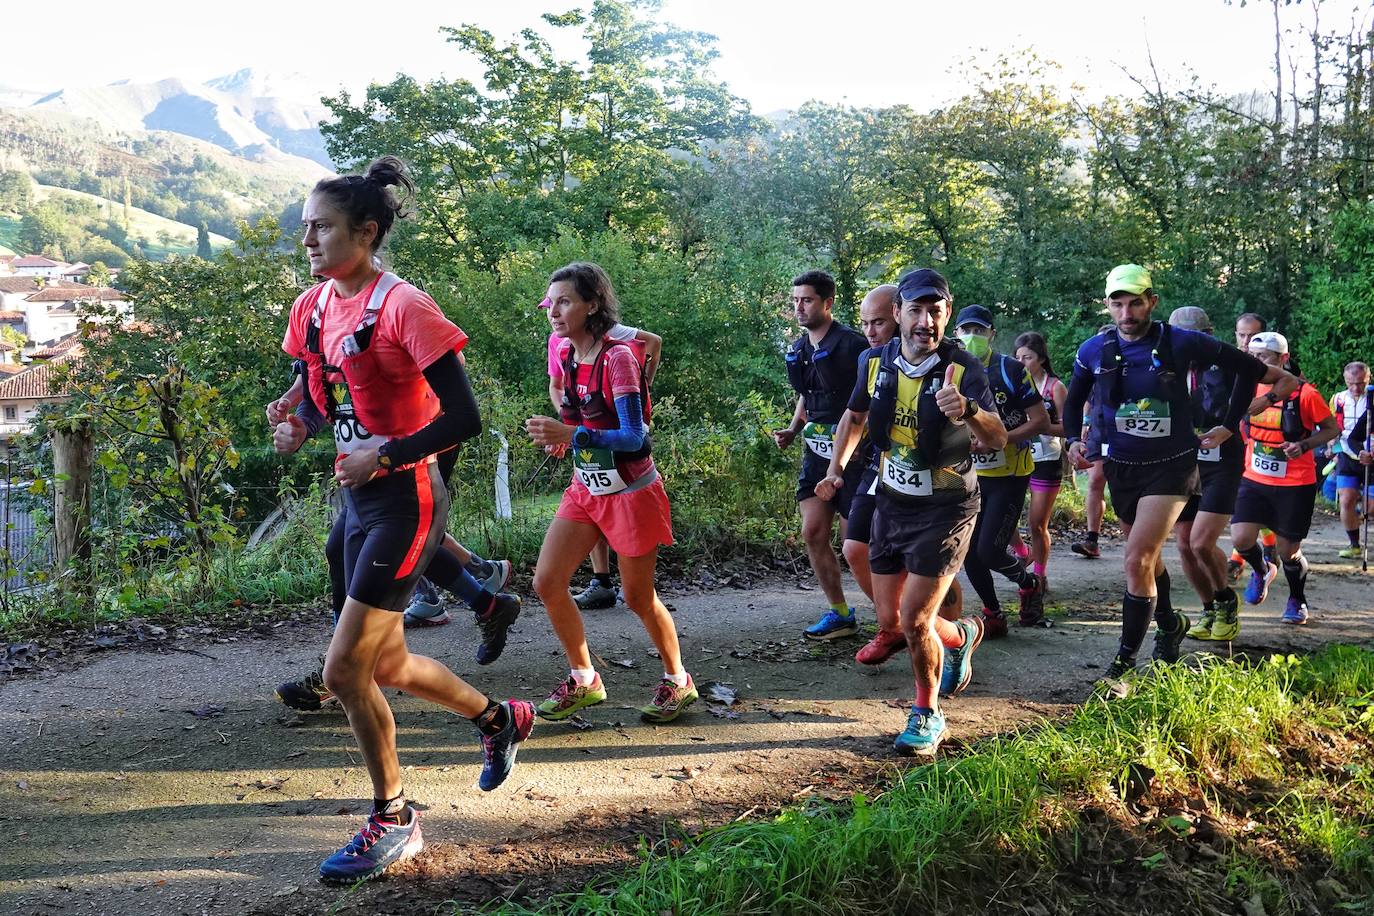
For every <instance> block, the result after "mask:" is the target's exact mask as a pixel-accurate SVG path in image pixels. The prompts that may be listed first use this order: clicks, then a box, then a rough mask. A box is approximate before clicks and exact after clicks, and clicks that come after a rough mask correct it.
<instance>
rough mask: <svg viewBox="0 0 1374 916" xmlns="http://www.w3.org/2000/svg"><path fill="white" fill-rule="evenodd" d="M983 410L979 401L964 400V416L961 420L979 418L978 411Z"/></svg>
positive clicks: (967, 398)
mask: <svg viewBox="0 0 1374 916" xmlns="http://www.w3.org/2000/svg"><path fill="white" fill-rule="evenodd" d="M981 409H982V408H980V407H979V406H978V402H977V401H975V400H974V399H973V398H969V397H966V398H964V415H963V416H962V417H960V418H959V419H961V420H968V419H972V418H973V417H976V416H978V411H979V410H981Z"/></svg>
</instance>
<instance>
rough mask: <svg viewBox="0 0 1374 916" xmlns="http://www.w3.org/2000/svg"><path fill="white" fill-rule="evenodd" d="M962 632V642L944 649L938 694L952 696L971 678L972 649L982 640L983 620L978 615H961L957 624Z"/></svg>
mask: <svg viewBox="0 0 1374 916" xmlns="http://www.w3.org/2000/svg"><path fill="white" fill-rule="evenodd" d="M957 626H958V627H959V629H960V630H963V632H964V644H963V645H962V646H960V647H959V648H957V649H946V650H945V661H944V666H943V668H942V669H941V671H940V696H944V697H952V696H954V695H955V694H956V693H960V692H962V691H963V689H964V688H965V687H967V686H968V682H969V681H970V680H971V679H972V678H973V650H974V649H976V648H978V644H979V643H980V642H982V641H983V621H982V619H981V618H978V617H962V618H960V619H959V622H958V624H957Z"/></svg>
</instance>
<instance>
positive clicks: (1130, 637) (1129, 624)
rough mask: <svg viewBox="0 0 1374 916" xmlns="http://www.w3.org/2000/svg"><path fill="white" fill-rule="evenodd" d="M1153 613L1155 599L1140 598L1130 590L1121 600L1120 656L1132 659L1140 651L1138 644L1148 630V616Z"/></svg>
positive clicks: (1142, 640)
mask: <svg viewBox="0 0 1374 916" xmlns="http://www.w3.org/2000/svg"><path fill="white" fill-rule="evenodd" d="M1154 613H1155V599H1154V598H1142V597H1140V596H1139V595H1132V594H1131V593H1130V592H1127V593H1126V596H1125V597H1124V598H1123V599H1122V600H1121V650H1120V651H1119V652H1118V653H1117V654H1118V655H1120V656H1121V657H1122V658H1127V659H1134V658H1135V656H1136V653H1137V652H1139V651H1140V644H1141V643H1143V642H1144V641H1145V635H1146V634H1147V633H1149V632H1150V618H1151V617H1153V616H1154Z"/></svg>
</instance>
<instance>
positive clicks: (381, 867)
mask: <svg viewBox="0 0 1374 916" xmlns="http://www.w3.org/2000/svg"><path fill="white" fill-rule="evenodd" d="M424 847H425V841H424V838H423V837H421V836H420V813H419V812H418V811H416V810H415V809H414V808H411V809H410V823H408V824H393V823H391V822H390V821H387V820H384V819H382V818H379V817H378V816H377V814H376V813H373V815H372V816H371V817H369V818H368V819H367V823H366V824H364V825H363V829H362V830H359V831H358V833H357V835H356V836H354V837H353V839H351V840H349V842H348V845H347V846H345V847H344V848H343V849H340V850H339V851H338V852H336V853H334V854H333V855H332V856H330V857H329V858H327V859H325V860H324V862H322V863H321V864H320V880H321V881H326V882H328V883H330V884H352V883H353V882H355V881H366V880H367V879H368V878H375V877H377V876H378V875H380V874H381V873H382V872H384V871H386V870H387V869H388V868H390V867H391V866H393V865H395V864H396V863H397V862H404V861H405V860H406V859H409V858H411V857H412V856H414V855H415V854H416V853H418V852H419V851H420V850H421V849H424Z"/></svg>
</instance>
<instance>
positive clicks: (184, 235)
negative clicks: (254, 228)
mask: <svg viewBox="0 0 1374 916" xmlns="http://www.w3.org/2000/svg"><path fill="white" fill-rule="evenodd" d="M34 197H35V198H36V199H37V200H39V201H44V200H48V199H50V198H53V197H66V198H69V199H75V200H84V201H87V202H89V203H92V204H94V205H95V206H96V207H98V208H99V209H100V211H101V213H103V214H105V215H106V216H110V217H114V218H122V217H123V212H124V205H123V204H121V203H117V202H115V201H112V200H109V199H108V198H104V197H99V196H97V195H95V194H87V193H85V192H84V191H72V190H68V189H67V188H53V187H49V186H48V185H41V184H40V185H38V187H37V189H36V190H35V192H34ZM129 237H130V238H132V239H140V240H146V244H143V245H142V246H141V247H142V248H143V249H144V251H145V253H146V254H147V255H148V256H149V257H151V258H157V257H159V256H160V255H162V254H164V253H166V254H190V253H192V252H194V251H195V250H196V227H195V226H188V225H186V224H185V223H179V222H177V221H176V220H173V219H168V218H167V217H165V216H158V215H157V214H156V213H149V212H148V211H147V210H143V209H140V208H138V207H130V208H129ZM210 244H211V245H212V246H214V247H215V248H222V247H224V246H225V245H232V244H233V240H232V239H230V238H226V237H225V236H222V235H219V234H218V233H214V232H212V233H210Z"/></svg>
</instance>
